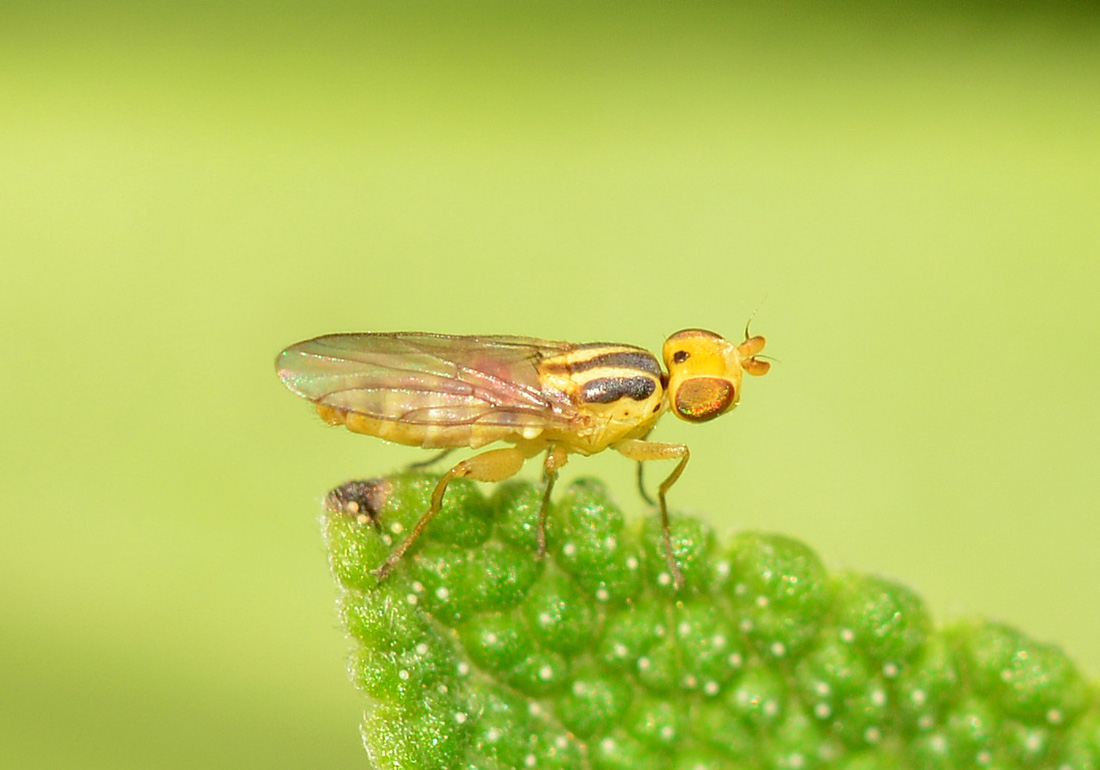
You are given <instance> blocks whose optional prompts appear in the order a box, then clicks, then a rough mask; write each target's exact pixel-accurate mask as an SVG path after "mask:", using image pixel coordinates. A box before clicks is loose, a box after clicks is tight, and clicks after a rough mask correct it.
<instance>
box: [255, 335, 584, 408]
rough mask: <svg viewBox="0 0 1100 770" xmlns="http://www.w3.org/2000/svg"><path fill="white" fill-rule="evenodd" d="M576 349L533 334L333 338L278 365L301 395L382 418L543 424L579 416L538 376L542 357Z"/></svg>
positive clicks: (285, 356) (291, 353)
mask: <svg viewBox="0 0 1100 770" xmlns="http://www.w3.org/2000/svg"><path fill="white" fill-rule="evenodd" d="M574 347H575V345H571V344H569V343H565V342H548V341H546V340H539V339H534V338H530V337H509V336H490V337H454V336H447V335H442V334H419V333H413V332H398V333H393V334H332V335H329V336H325V337H317V338H316V339H312V340H307V341H305V342H299V343H298V344H297V345H292V346H291V347H289V348H287V349H286V350H284V351H283V352H282V353H281V354H280V355H279V358H278V361H277V362H276V364H277V367H278V370H279V377H280V378H281V379H282V381H283V383H284V384H286V386H287V387H288V388H290V389H291V390H292V391H294V392H295V393H297V394H298V395H300V396H303V397H305V398H308V399H309V400H310V401H314V402H317V403H319V404H324V405H326V406H331V407H334V408H337V409H345V410H347V411H350V412H356V413H359V414H364V415H367V416H369V417H374V418H376V419H381V420H393V421H400V422H404V423H410V424H422V425H470V424H473V423H477V424H481V425H503V426H515V427H524V426H528V425H535V426H542V425H546V424H547V423H559V422H569V421H570V420H571V419H572V418H573V417H574V416H575V415H576V408H575V406H574V405H573V404H572V403H571V402H570V401H569V400H568V399H567V398H565V397H564V396H559V395H557V394H554V393H544V392H543V389H542V388H541V387H540V384H539V379H538V364H539V362H540V361H541V360H543V359H544V358H546V357H548V356H554V355H558V354H561V353H563V352H565V351H567V350H570V349H572V348H574Z"/></svg>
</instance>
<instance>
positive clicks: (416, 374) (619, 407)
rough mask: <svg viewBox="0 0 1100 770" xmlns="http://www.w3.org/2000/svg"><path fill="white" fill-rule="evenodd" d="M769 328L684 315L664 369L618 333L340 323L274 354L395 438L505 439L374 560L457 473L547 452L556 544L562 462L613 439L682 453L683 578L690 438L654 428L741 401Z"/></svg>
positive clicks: (360, 427) (657, 452)
mask: <svg viewBox="0 0 1100 770" xmlns="http://www.w3.org/2000/svg"><path fill="white" fill-rule="evenodd" d="M763 349H764V338H763V337H759V336H755V337H750V336H749V334H748V329H746V330H745V341H744V342H742V343H741V344H739V345H735V344H734V343H732V342H728V341H727V340H725V339H723V338H722V337H721V336H719V335H718V334H715V333H714V332H709V331H705V330H703V329H685V330H683V331H679V332H676V333H675V334H673V335H672V336H671V337H669V338H668V339H667V340H665V344H664V350H663V355H662V357H663V358H664V362H665V368H666V370H667V371H662V369H661V366H660V364H658V362H657V359H656V357H655V356H653V355H652V354H651V353H649V352H648V351H647V350H645V349H644V348H639V347H634V346H633V345H620V344H615V343H607V342H594V343H589V344H575V343H570V342H552V341H549V340H541V339H534V338H531V337H513V336H496V335H494V336H485V337H478V336H473V337H459V336H449V335H445V334H423V333H419V332H394V333H382V334H332V335H327V336H324V337H317V338H315V339H312V340H306V341H305V342H299V343H298V344H297V345H292V346H290V347H289V348H287V349H286V350H284V351H283V352H282V353H280V354H279V357H278V358H277V359H276V362H275V365H276V369H277V370H278V372H279V377H280V379H282V381H283V384H285V385H286V386H287V387H288V388H290V390H292V391H293V392H295V393H297V394H298V395H299V396H302V397H304V398H307V399H309V400H310V401H312V402H313V403H314V404H315V405H316V407H317V411H318V413H319V414H320V415H321V418H322V419H323V420H324V421H325V422H327V423H329V424H331V425H344V426H346V427H347V428H348V430H351V431H354V432H356V433H366V434H368V435H371V436H377V437H379V438H382V439H386V440H387V441H394V442H397V443H399V444H408V445H411V446H419V447H425V448H441V449H454V448H458V447H469V448H471V449H477V448H479V447H482V446H485V445H486V444H491V443H493V442H496V441H505V442H508V443H510V444H512V445H513V446H510V447H505V448H503V449H492V450H489V451H487V452H483V453H481V454H478V455H475V456H473V457H471V458H469V459H467V460H463V461H462V462H460V463H458V464H457V465H455V466H454V467H453V468H451V469H450V470H449V471H447V472H446V473H444V474H443V477H442V478H441V479H440V480H439V483H438V484H437V485H436V488H435V491H434V493H433V494H432V501H431V506H430V507H429V508H428V510H427V511H426V512H425V513H424V514H423V515H422V516H421V517H420V520H419V521H418V522H417V523H416V526H415V527H414V528H413V530H412V532H410V533H409V536H408V537H407V538H406V539H405V540H404V541H403V542H402V543H401V544H400V545H398V546H397V548H395V549H394V551H393V553H391V554H390V556H389V558H388V559H387V560H386V561H385V562H384V563H383V564H382V566H381V567H379V568H378V569H377V570H375V572H374V574H375V575H376V577H377V578H378V579H379V580H381V579H383V578H384V577H385V576H386V575H388V574H389V572H390V571H391V570H392V569H393V567H394V565H395V564H396V563H397V562H398V560H400V559H401V556H402V555H403V554H404V553H405V551H406V550H408V548H409V546H410V545H412V543H413V542H414V541H415V540H416V538H417V537H418V536H419V535H420V533H421V532H423V530H424V528H425V527H426V526H427V525H428V522H430V521H431V519H432V517H433V516H435V514H436V513H438V512H439V509H440V507H441V506H442V504H443V495H444V493H445V492H446V490H447V485H448V484H449V483H450V482H451V480H452V479H455V478H459V477H467V478H471V479H474V480H476V481H503V480H504V479H507V478H509V477H511V476H513V475H515V474H516V473H518V472H519V470H520V468H522V467H523V464H524V462H525V461H526V460H528V459H530V458H531V457H534V456H535V455H536V454H539V453H540V452H545V453H546V455H545V458H544V460H543V470H544V472H545V476H546V488H545V491H544V493H543V498H542V508H541V511H540V513H539V528H538V548H539V556H540V557H542V556H543V555H545V552H546V515H547V510H548V508H549V503H550V492H551V490H552V489H553V487H554V481H555V480H556V479H557V476H558V471H559V470H560V469H561V468H562V466H564V465H565V463H566V461H567V460H568V458H569V455H570V454H571V453H574V452H575V453H578V454H583V455H590V454H595V453H596V452H600V451H602V450H604V449H607V448H608V447H611V448H613V449H615V450H616V451H617V452H619V453H620V454H622V455H623V456H625V457H627V458H629V459H631V460H636V461H638V463H639V471H640V469H641V466H640V463H643V462H647V461H649V460H670V459H678V460H679V463H678V464H677V465H676V467H675V469H673V471H672V473H671V474H669V476H668V478H666V479H665V480H664V482H663V483H662V484H661V486H660V487H659V489H658V499H659V501H660V510H661V523H662V526H663V528H664V546H665V555H666V559H667V561H668V567H669V571H670V573H671V575H672V577H673V580H674V582H675V584H676V585H677V586H680V585H681V584H682V577H681V573H680V569H679V567H678V565H677V564H676V560H675V559H674V558H673V554H672V540H671V535H670V533H669V519H668V507H667V505H666V504H665V495H666V494H667V492H668V490H669V488H670V487H671V486H672V485H673V483H675V481H676V480H677V479H678V478H680V474H681V473H683V471H684V466H685V465H687V461H688V457H689V452H688V448H687V446H685V445H684V444H671V443H664V442H657V441H646V440H645V439H646V436H647V435H648V434H649V432H650V431H651V430H653V426H654V424H655V423H656V422H657V419H658V418H659V417H660V416H661V415H662V414H663V413H664V412H666V411H669V410H671V411H672V412H673V413H674V414H675V415H676V416H677V417H679V418H681V419H683V420H687V421H688V422H706V421H707V420H712V419H714V418H715V417H717V416H718V415H720V414H725V413H726V412H728V411H730V410H731V409H733V407H735V406H737V402H738V400H739V399H740V397H741V377H742V374H743V373H745V372H747V373H749V374H751V375H755V376H760V375H763V374H766V373H767V371H768V369H769V368H770V364H769V363H768V362H767V361H763V360H760V359H759V358H757V355H758V354H759V353H760V351H762V350H763Z"/></svg>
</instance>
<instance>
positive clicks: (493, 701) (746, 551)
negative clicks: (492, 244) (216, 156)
mask: <svg viewBox="0 0 1100 770" xmlns="http://www.w3.org/2000/svg"><path fill="white" fill-rule="evenodd" d="M437 480H438V477H436V476H432V475H430V474H421V473H404V474H398V475H395V476H391V477H387V478H380V479H373V480H369V481H357V482H349V483H347V484H345V485H343V486H341V487H338V488H337V489H334V490H333V491H332V492H330V493H329V495H328V497H327V498H326V505H325V514H324V530H325V536H326V539H327V541H328V545H329V551H330V561H331V566H332V571H333V574H334V575H335V576H336V578H337V580H338V582H339V584H340V586H341V593H342V596H341V600H340V611H341V615H342V619H343V622H344V625H345V627H346V628H347V630H348V632H349V633H350V634H351V635H352V637H354V639H355V640H356V643H357V647H356V649H355V651H354V652H353V654H352V656H351V662H350V674H351V678H352V680H353V681H354V682H355V684H356V685H357V686H358V687H359V688H360V689H361V690H362V691H363V692H364V693H365V694H366V695H367V696H368V698H369V706H368V709H367V713H366V716H365V719H364V722H363V739H364V744H365V746H366V748H367V752H368V754H369V756H370V758H371V760H372V762H373V763H374V765H375V766H376V767H377V768H379V769H380V770H390V769H391V768H392V769H394V770H396V769H398V768H400V769H402V770H413V769H415V770H444V769H452V768H455V769H461V770H473V769H474V768H477V769H478V770H496V769H497V768H499V769H501V770H505V769H507V770H510V769H512V768H543V769H549V768H579V769H581V770H664V769H666V768H671V769H672V770H719V769H725V768H729V769H731V770H732V769H734V768H736V769H738V770H740V769H742V768H749V769H754V768H759V769H760V770H764V769H766V768H769V769H770V768H790V769H791V770H803V769H804V770H812V769H813V768H845V769H848V770H856V769H857V768H858V769H863V768H867V769H868V770H870V769H871V768H945V769H954V768H958V769H959V770H962V769H964V768H988V769H989V770H993V769H995V768H1033V767H1034V768H1051V769H1052V770H1100V702H1098V701H1100V699H1098V695H1097V691H1096V689H1095V688H1093V687H1090V686H1089V685H1088V684H1087V683H1086V682H1085V681H1084V679H1083V678H1082V677H1081V675H1080V674H1079V673H1078V671H1077V669H1076V668H1075V666H1074V664H1073V663H1072V662H1071V661H1070V660H1069V659H1068V658H1067V657H1066V656H1065V655H1064V654H1063V653H1062V652H1061V651H1060V650H1059V649H1057V648H1055V647H1052V646H1049V645H1045V644H1041V643H1038V642H1035V641H1033V640H1031V639H1029V638H1028V637H1026V636H1024V635H1023V634H1021V633H1020V632H1018V631H1016V630H1014V629H1012V628H1009V627H1006V626H1003V625H998V624H995V623H983V622H975V623H965V624H958V625H955V626H952V627H949V628H936V627H935V626H934V625H933V624H932V622H931V619H930V618H929V614H928V611H927V609H926V608H925V606H924V604H923V602H922V601H921V599H920V597H919V596H917V595H916V594H915V593H913V592H912V591H910V590H909V589H907V588H905V587H903V586H900V585H897V584H896V583H892V582H890V581H887V580H883V579H881V578H878V577H873V576H867V575H860V574H854V573H842V574H831V573H829V572H827V571H826V569H825V568H824V566H823V565H822V563H821V560H820V559H819V558H818V557H817V555H816V554H815V553H814V552H813V551H812V550H811V549H810V548H808V547H807V546H806V545H804V544H802V543H800V542H798V541H797V540H793V539H791V538H787V537H783V536H779V535H770V534H761V533H756V532H743V533H740V534H737V535H735V536H734V537H733V538H732V539H731V540H730V541H729V542H725V543H719V542H718V541H717V539H716V538H715V536H714V534H713V532H712V531H711V530H710V528H709V527H707V525H705V524H704V523H702V522H700V521H699V520H697V519H694V518H688V517H684V516H678V517H674V518H673V546H674V551H675V554H676V558H677V560H678V562H679V564H680V565H681V569H682V571H683V575H684V579H685V584H684V586H683V588H681V589H680V590H676V589H675V587H674V586H673V581H672V579H671V576H670V575H669V573H668V570H667V567H666V563H665V559H664V556H663V552H662V546H661V542H662V541H661V532H660V527H659V523H658V520H657V517H656V516H654V515H651V516H648V517H646V518H645V519H644V521H642V522H641V523H638V524H636V523H628V522H626V521H625V520H624V517H623V514H622V511H621V510H620V509H619V508H618V506H616V504H615V503H614V502H613V501H612V500H611V498H610V497H609V495H608V494H607V492H606V490H605V489H604V487H603V486H602V485H601V484H600V483H599V482H597V481H593V480H580V481H577V482H575V483H574V484H572V485H571V486H570V487H569V488H568V489H567V490H565V491H564V492H563V493H562V494H560V495H559V496H558V499H557V501H556V503H555V505H554V507H553V510H552V512H551V516H550V521H549V525H548V544H549V554H548V556H547V558H545V559H543V560H541V561H540V560H539V559H537V558H536V551H537V540H536V534H537V529H536V528H537V519H538V510H539V504H540V501H541V494H542V490H541V487H539V486H537V485H532V484H529V483H525V482H509V483H505V484H501V485H498V486H497V487H496V488H495V491H494V493H493V494H492V496H491V497H490V498H488V499H486V498H485V497H484V496H483V494H482V493H481V492H480V491H479V489H478V487H477V486H476V485H475V484H473V483H468V482H465V481H464V480H457V481H455V482H453V483H452V484H451V486H450V488H449V490H448V493H447V497H446V502H445V504H444V507H443V510H442V511H441V512H440V513H439V515H438V516H437V517H436V519H435V520H434V521H433V522H432V523H431V525H430V526H429V527H428V529H427V530H426V531H425V533H424V536H423V537H422V538H421V539H420V540H419V541H418V542H417V544H416V545H415V546H414V547H413V548H412V549H411V550H410V552H409V553H408V554H406V557H405V558H404V559H403V560H402V561H401V563H400V564H399V565H398V567H397V569H395V570H394V572H393V573H392V574H391V575H390V576H389V577H388V578H387V579H386V580H384V581H383V582H382V583H381V584H379V582H378V581H377V580H376V579H375V578H374V577H373V576H372V575H371V572H370V571H371V570H372V569H374V568H375V567H377V566H378V565H379V564H381V563H382V561H383V560H384V559H385V558H386V556H387V555H388V554H389V553H390V551H391V549H392V548H393V546H394V545H395V544H396V543H397V542H400V540H401V539H402V538H404V537H405V536H406V535H407V533H408V532H409V531H410V529H411V528H412V526H413V525H414V524H415V522H416V521H417V519H418V518H419V517H420V515H421V514H422V513H423V512H424V510H426V508H427V505H428V501H429V498H430V495H431V491H432V489H433V487H434V485H435V483H436V481H437Z"/></svg>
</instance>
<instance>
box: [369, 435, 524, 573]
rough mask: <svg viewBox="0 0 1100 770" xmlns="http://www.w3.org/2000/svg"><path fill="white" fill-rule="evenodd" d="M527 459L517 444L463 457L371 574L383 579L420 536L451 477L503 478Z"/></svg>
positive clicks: (437, 506)
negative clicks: (412, 525)
mask: <svg viewBox="0 0 1100 770" xmlns="http://www.w3.org/2000/svg"><path fill="white" fill-rule="evenodd" d="M526 459H527V456H526V455H525V454H524V453H523V452H521V451H520V450H519V449H517V448H516V447H506V448H504V449H492V450H490V451H488V452H482V453H481V454H479V455H474V456H473V457H471V458H469V459H467V460H463V461H462V462H460V463H459V464H458V465H456V466H454V467H453V468H451V469H450V470H449V471H447V472H446V473H444V474H443V477H442V478H440V479H439V483H438V484H436V485H435V491H434V492H432V504H431V506H430V507H429V508H428V510H427V511H426V512H425V513H424V515H423V516H421V517H420V520H419V521H418V522H416V526H415V527H413V529H412V532H410V533H409V536H408V537H407V538H405V539H404V540H403V541H402V542H401V545H399V546H397V548H395V549H394V550H393V553H391V554H390V555H389V558H387V559H386V561H384V562H383V563H382V566H381V567H379V568H378V569H376V570H374V573H373V574H374V576H375V577H376V578H378V579H379V580H383V579H384V578H385V577H386V575H388V574H390V572H391V571H393V568H394V566H395V565H396V564H397V562H399V561H401V557H402V556H404V555H405V551H407V550H409V547H410V546H412V544H413V543H414V542H416V539H417V538H418V537H420V533H421V532H423V531H424V528H425V527H426V526H428V522H430V521H431V520H432V518H433V517H434V516H435V515H436V514H437V513H439V509H440V508H442V507H443V495H444V493H445V492H446V491H447V485H448V484H450V483H451V481H453V480H454V479H458V478H469V479H473V480H474V481H504V480H505V479H508V478H511V477H512V476H515V475H516V474H517V473H519V470H520V468H522V467H523V463H524V461H525V460H526Z"/></svg>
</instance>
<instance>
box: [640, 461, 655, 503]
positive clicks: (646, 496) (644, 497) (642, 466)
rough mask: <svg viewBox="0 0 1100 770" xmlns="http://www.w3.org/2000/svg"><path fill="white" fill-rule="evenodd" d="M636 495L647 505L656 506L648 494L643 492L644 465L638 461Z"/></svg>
mask: <svg viewBox="0 0 1100 770" xmlns="http://www.w3.org/2000/svg"><path fill="white" fill-rule="evenodd" d="M638 494H639V495H641V497H642V499H643V500H645V501H646V503H647V504H648V505H656V504H657V501H656V500H654V499H653V498H652V497H650V496H649V492H646V491H645V463H644V462H642V461H641V460H639V461H638Z"/></svg>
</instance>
